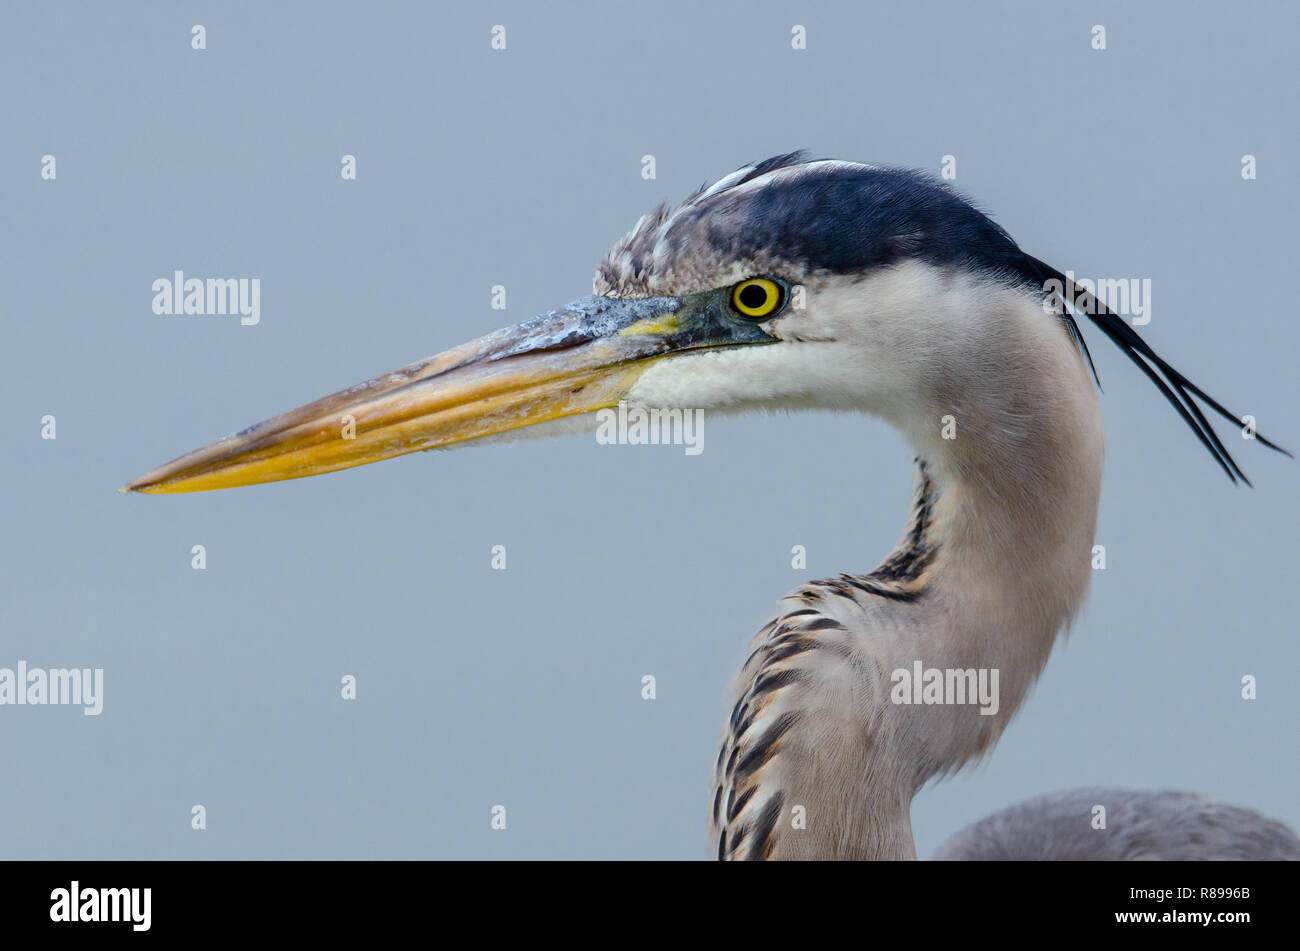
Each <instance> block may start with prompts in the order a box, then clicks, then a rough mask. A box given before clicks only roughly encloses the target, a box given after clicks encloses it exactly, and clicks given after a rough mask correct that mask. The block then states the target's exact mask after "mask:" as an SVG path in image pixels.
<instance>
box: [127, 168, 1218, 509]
mask: <svg viewBox="0 0 1300 951" xmlns="http://www.w3.org/2000/svg"><path fill="white" fill-rule="evenodd" d="M1053 274H1057V272H1054V271H1052V270H1051V269H1050V268H1047V266H1046V265H1043V264H1042V263H1041V262H1039V261H1037V260H1036V259H1034V258H1031V257H1028V256H1027V255H1025V254H1024V253H1023V252H1022V251H1021V250H1020V249H1019V248H1018V247H1017V246H1016V244H1015V242H1014V241H1012V239H1011V238H1010V237H1009V236H1008V235H1007V233H1006V232H1005V231H1003V230H1002V229H1001V228H1000V227H998V225H996V224H995V223H994V222H993V221H992V220H991V219H989V218H988V217H986V216H985V215H984V214H982V213H981V212H979V211H978V210H977V209H975V208H974V207H973V206H971V205H970V204H969V203H968V202H967V201H965V200H964V199H963V198H961V197H960V196H959V195H957V194H956V193H955V192H954V191H952V190H951V189H949V188H948V187H947V186H945V185H944V184H943V183H941V182H939V181H937V180H934V179H933V178H930V177H929V176H926V175H924V174H922V173H918V172H913V171H907V170H902V169H887V168H877V167H874V166H868V165H859V164H855V163H849V162H837V161H809V160H807V159H806V158H805V157H804V156H803V155H802V154H801V153H792V154H789V155H782V156H777V157H775V158H771V159H768V160H766V161H764V162H760V163H757V164H755V165H751V166H746V167H744V168H741V169H739V170H737V171H736V172H733V173H732V174H730V175H728V176H726V177H725V178H723V179H722V180H720V181H718V182H717V183H715V184H713V185H712V186H710V187H707V188H704V189H701V190H700V191H699V192H697V193H696V194H694V195H692V196H691V197H690V198H688V199H687V200H686V201H684V202H683V203H682V204H681V205H679V206H677V207H675V208H672V209H669V208H667V207H666V206H661V207H660V208H659V209H657V210H656V211H655V212H653V213H651V214H649V215H646V216H644V217H643V218H642V219H641V221H639V222H638V223H637V225H636V227H635V228H634V229H633V230H632V232H630V233H629V234H628V235H626V236H625V237H624V238H622V239H620V240H619V241H618V242H617V243H616V244H615V246H614V247H613V249H612V250H611V251H610V253H609V254H608V255H607V256H606V258H605V260H604V261H603V262H602V264H601V266H600V268H599V269H598V271H597V273H596V278H595V286H594V291H595V294H594V295H592V296H589V297H584V298H580V299H578V300H575V301H573V302H572V303H570V304H568V305H566V306H564V307H561V308H559V309H558V310H554V311H551V312H549V313H546V314H543V315H541V316H538V317H535V318H533V319H531V320H528V321H525V322H524V323H522V324H519V325H517V326H514V327H509V328H506V329H504V330H499V331H496V332H495V333H491V334H488V335H487V336H485V337H481V338H479V339H478V340H475V341H472V342H470V343H467V344H464V345H462V346H460V347H456V348H454V349H451V350H448V351H445V352H443V353H441V354H439V355H437V356H433V357H430V358H428V359H425V360H421V361H420V362H418V363H414V364H411V365H410V366H407V367H404V368H402V369H400V370H397V371H394V372H392V373H389V374H387V375H385V376H381V377H377V378H375V379H372V380H369V381H367V382H364V383H360V384H358V385H356V386H352V387H350V388H348V389H346V390H342V391H340V392H338V393H335V394H333V395H331V396H327V397H324V398H323V399H319V400H317V401H315V402H313V403H309V404H307V405H305V406H302V407H299V408H297V409H294V410H291V411H289V412H287V413H283V414H281V415H279V416H276V417H273V418H271V419H268V420H266V421H265V422H262V423H259V424H257V425H255V426H252V427H250V428H248V429H246V430H244V431H242V432H240V433H237V434H236V435H234V436H231V437H228V438H226V439H223V440H220V441H218V442H216V443H213V444H211V445H209V446H207V447H205V448H202V449H199V450H196V451H194V452H191V453H189V454H187V455H185V456H182V457H180V458H178V459H176V460H174V461H172V462H169V463H167V464H165V465H163V466H160V467H158V468H156V469H154V470H152V471H151V472H148V473H146V474H145V475H143V476H141V477H140V478H138V479H136V480H135V481H134V482H132V483H130V484H129V485H127V486H125V487H124V490H129V491H140V492H150V493H169V492H193V491H204V490H208V489H219V488H227V487H232V486H239V485H249V484H254V483H259V482H272V481H278V480H281V479H292V478H300V477H304V476H310V475H317V474H320V473H324V472H332V471H335V470H338V469H345V468H350V467H353V466H358V465H362V464H365V463H369V462H376V461H379V460H381V459H387V458H391V457H394V456H399V455H404V454H407V453H411V452H417V451H420V450H424V449H435V448H441V447H446V446H451V445H455V444H459V443H465V442H470V441H474V440H482V439H485V438H489V437H496V436H500V435H501V434H505V433H509V432H513V431H516V430H520V429H523V428H525V427H536V426H538V425H539V424H551V425H549V426H548V427H546V428H548V429H551V428H556V427H557V425H558V426H559V427H562V428H578V427H580V426H581V425H583V424H584V423H585V422H586V421H587V420H590V419H591V417H592V415H593V414H594V413H595V412H596V411H599V410H602V409H608V408H612V407H614V406H617V405H618V404H619V403H620V402H621V401H626V402H627V403H628V404H629V405H630V406H639V407H645V408H665V409H673V408H681V409H697V408H699V409H706V410H713V411H735V410H744V409H748V408H754V407H779V408H795V409H797V408H829V409H863V410H867V411H871V412H876V413H877V414H879V415H882V416H885V417H886V418H888V419H890V420H891V421H892V422H894V423H895V424H896V425H898V426H899V427H900V428H901V429H903V430H904V431H905V432H909V431H910V432H911V434H912V435H916V436H917V438H918V439H919V438H920V436H919V435H918V433H917V432H916V430H918V429H919V428H920V427H921V426H922V423H921V422H918V420H924V421H925V422H924V426H925V427H928V428H930V429H934V427H933V426H931V425H930V424H931V423H932V422H933V420H934V418H935V417H934V410H935V409H936V408H941V407H937V406H936V403H935V400H936V399H939V398H950V397H951V395H952V394H953V393H954V392H957V391H960V390H961V389H962V386H963V384H962V379H961V378H962V376H963V375H964V374H967V375H969V374H974V375H975V376H976V378H975V379H972V380H971V381H970V384H971V386H973V387H976V388H978V387H980V386H984V385H985V384H986V380H984V379H980V378H979V374H980V373H981V372H983V371H984V370H986V369H987V367H988V365H989V361H987V360H985V359H983V358H982V354H983V352H984V351H985V350H987V349H989V348H991V347H992V348H999V347H1000V348H1002V349H1003V350H1007V349H1011V350H1015V349H1017V348H1022V349H1023V345H1028V344H1026V343H1025V341H1020V340H1017V341H1015V342H1014V343H1013V345H1012V346H1011V347H1010V348H1008V347H1007V346H1006V344H1007V341H1008V337H1007V335H1006V334H1005V333H1002V332H995V331H998V329H999V328H997V327H995V326H993V325H992V324H991V323H990V322H996V321H997V320H998V319H999V318H998V316H997V315H998V314H1001V313H1006V311H1007V307H1006V306H1005V305H1006V303H1007V300H1006V299H1014V300H1016V301H1019V303H1020V305H1022V306H1024V305H1026V304H1027V302H1033V301H1041V300H1042V298H1043V281H1044V279H1045V278H1047V277H1049V276H1051V275H1053ZM1058 276H1059V274H1058ZM985 305H987V306H985ZM1000 305H1001V306H1000ZM1026 326H1029V327H1031V328H1032V333H1034V334H1048V335H1053V337H1054V339H1056V341H1057V343H1058V344H1059V342H1060V340H1065V339H1067V338H1066V334H1067V333H1069V332H1073V335H1074V339H1075V341H1077V342H1078V343H1080V344H1081V343H1082V338H1081V337H1079V336H1078V333H1077V327H1075V326H1074V323H1073V320H1072V319H1071V318H1070V317H1069V316H1068V314H1067V315H1065V316H1064V320H1061V319H1053V318H1051V317H1050V316H1048V315H1046V314H1043V313H1041V312H1040V313H1039V316H1038V319H1037V320H1036V321H1029V322H1028V323H1027V324H1026ZM1067 327H1068V330H1067V329H1066V328H1067ZM1003 329H1005V328H1003ZM1139 342H1140V341H1139ZM1071 354H1072V356H1071V359H1073V360H1075V361H1077V360H1078V359H1079V356H1078V352H1077V351H1074V350H1073V348H1072V346H1071ZM1175 385H1177V384H1175ZM945 394H946V397H945ZM1198 412H1199V411H1198ZM575 423H576V424H578V426H577V427H575V425H574V424H575ZM590 425H591V427H592V428H593V429H594V428H595V422H594V420H591V422H590ZM1202 439H1203V441H1206V437H1204V436H1202ZM1207 445H1209V443H1208V442H1207Z"/></svg>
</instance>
